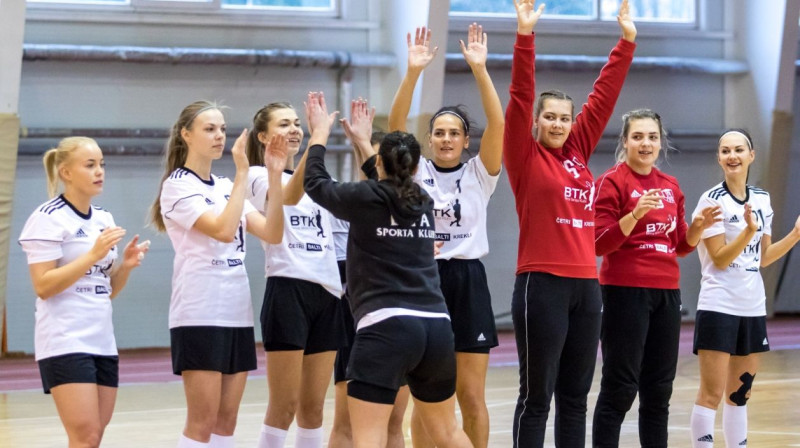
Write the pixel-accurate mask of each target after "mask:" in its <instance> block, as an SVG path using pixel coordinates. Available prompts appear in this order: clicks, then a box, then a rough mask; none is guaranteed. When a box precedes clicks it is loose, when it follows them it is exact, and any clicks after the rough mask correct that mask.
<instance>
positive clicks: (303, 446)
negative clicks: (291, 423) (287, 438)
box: [294, 426, 323, 448]
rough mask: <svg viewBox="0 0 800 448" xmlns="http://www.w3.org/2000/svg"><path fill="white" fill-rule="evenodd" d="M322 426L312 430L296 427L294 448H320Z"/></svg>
mask: <svg viewBox="0 0 800 448" xmlns="http://www.w3.org/2000/svg"><path fill="white" fill-rule="evenodd" d="M322 435H323V434H322V426H320V427H319V428H314V429H306V428H301V427H299V426H298V427H297V437H296V438H295V442H294V446H295V448H322Z"/></svg>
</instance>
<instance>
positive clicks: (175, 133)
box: [150, 101, 220, 232]
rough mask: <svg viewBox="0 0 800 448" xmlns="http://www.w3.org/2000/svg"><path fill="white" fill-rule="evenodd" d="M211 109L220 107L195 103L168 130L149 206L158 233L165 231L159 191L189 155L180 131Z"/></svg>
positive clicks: (190, 127) (205, 103) (202, 102)
mask: <svg viewBox="0 0 800 448" xmlns="http://www.w3.org/2000/svg"><path fill="white" fill-rule="evenodd" d="M211 109H217V110H220V107H219V106H218V105H217V104H216V103H214V102H211V101H195V102H194V103H192V104H190V105H188V106H186V107H185V108H184V109H183V110H182V111H181V114H180V116H179V117H178V121H176V122H175V124H174V125H172V129H170V132H169V139H167V142H166V144H165V145H164V162H163V166H164V175H163V176H161V182H159V184H158V195H157V196H156V199H155V201H153V204H152V205H151V206H150V222H151V223H152V224H153V226H155V228H156V230H158V231H159V232H164V231H166V230H167V227H166V226H165V225H164V217H163V216H162V215H161V189H162V188H163V185H164V181H165V180H167V177H169V175H170V174H172V172H173V171H175V170H176V169H178V168H180V167H182V166H183V165H185V164H186V156H187V155H188V154H189V147H188V146H187V145H186V142H185V141H184V140H183V137H182V136H181V131H182V130H183V129H188V130H191V129H192V123H194V119H195V118H197V116H198V115H200V114H201V113H203V112H205V111H207V110H211Z"/></svg>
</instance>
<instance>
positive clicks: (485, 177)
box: [417, 156, 503, 199]
mask: <svg viewBox="0 0 800 448" xmlns="http://www.w3.org/2000/svg"><path fill="white" fill-rule="evenodd" d="M472 160H474V162H472V165H473V166H472V170H473V171H474V172H475V176H476V177H477V178H478V183H479V184H480V186H481V191H482V192H483V196H484V197H485V198H486V199H489V198H490V197H491V196H492V194H494V190H495V188H497V180H498V179H500V173H501V172H502V171H503V168H502V167H501V168H500V171H498V172H497V174H495V175H494V176H492V175H491V174H489V171H488V170H487V169H486V165H484V164H483V160H481V158H480V156H478V157H473V158H472V159H471V161H472ZM417 172H419V170H417Z"/></svg>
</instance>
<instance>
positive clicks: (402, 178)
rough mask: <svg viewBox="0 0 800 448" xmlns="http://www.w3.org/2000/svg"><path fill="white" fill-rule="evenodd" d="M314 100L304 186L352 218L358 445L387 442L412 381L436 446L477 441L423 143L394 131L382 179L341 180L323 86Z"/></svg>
mask: <svg viewBox="0 0 800 448" xmlns="http://www.w3.org/2000/svg"><path fill="white" fill-rule="evenodd" d="M309 106H310V107H309V126H310V128H311V129H312V134H311V139H310V141H309V156H308V166H307V167H306V180H305V189H306V192H307V193H308V195H309V196H311V197H312V199H314V200H315V201H316V202H317V203H319V204H320V205H322V206H324V207H325V208H327V209H328V210H330V211H331V212H332V213H333V215H334V216H336V217H337V218H340V219H344V220H347V221H350V237H349V240H348V242H347V278H348V290H349V292H350V300H351V302H350V306H351V309H352V311H353V318H354V320H355V322H356V337H355V342H354V345H353V348H352V351H351V353H350V362H349V364H348V367H347V378H348V380H349V382H348V384H347V393H348V406H349V408H350V422H351V425H352V428H353V440H354V442H355V446H356V447H358V448H361V447H374V448H378V447H384V446H385V445H386V432H387V424H388V421H389V417H390V415H391V412H392V408H393V404H394V401H395V396H396V395H397V391H398V389H399V387H400V385H401V384H402V383H403V382H404V381H407V382H408V386H409V389H410V390H411V395H412V396H413V397H414V404H415V406H417V408H418V410H419V412H420V413H421V415H422V418H423V422H424V423H425V428H426V430H427V432H428V434H429V435H430V436H431V438H433V440H434V442H435V443H436V444H437V446H440V447H470V446H472V445H471V443H470V441H469V439H468V438H467V436H466V434H465V433H464V432H463V431H462V430H461V429H460V428H459V427H458V424H457V421H456V418H455V389H456V380H455V367H456V364H455V353H454V351H453V330H452V328H451V326H450V321H449V318H448V314H447V307H446V305H445V303H444V298H443V297H442V292H441V290H440V288H439V276H438V272H437V266H436V261H435V260H434V255H433V254H434V239H435V233H436V232H435V227H434V217H433V201H432V200H431V199H430V197H429V196H428V195H427V194H426V193H425V192H424V191H423V190H422V189H421V188H420V187H419V185H417V184H416V183H414V179H413V175H414V171H415V170H416V169H417V164H418V163H419V156H420V146H419V143H418V142H417V141H416V139H415V138H414V136H413V135H411V134H407V133H404V132H392V133H390V134H388V135H387V136H386V137H385V138H384V139H383V142H382V143H381V145H380V148H379V150H378V156H377V158H376V160H375V162H376V165H375V168H376V170H377V172H378V180H374V179H370V180H366V181H362V182H350V183H337V182H335V181H333V180H332V179H331V177H330V175H329V174H328V173H327V171H326V169H325V146H324V145H325V144H326V142H327V138H328V134H329V132H330V124H329V123H330V122H329V121H328V120H327V117H328V114H327V111H326V110H325V108H324V102H322V96H321V94H320V95H318V96H312V97H310V98H309ZM346 126H347V125H346ZM363 136H364V137H365V138H364V139H363V140H359V141H358V142H354V143H355V144H357V145H359V146H360V147H361V148H362V149H363V148H368V147H369V146H370V141H369V132H364V133H363Z"/></svg>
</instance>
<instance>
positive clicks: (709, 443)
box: [691, 405, 717, 448]
mask: <svg viewBox="0 0 800 448" xmlns="http://www.w3.org/2000/svg"><path fill="white" fill-rule="evenodd" d="M716 417H717V410H716V409H709V408H704V407H703V406H699V405H694V408H692V418H691V427H692V447H693V448H709V447H713V446H714V420H715V419H716Z"/></svg>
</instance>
